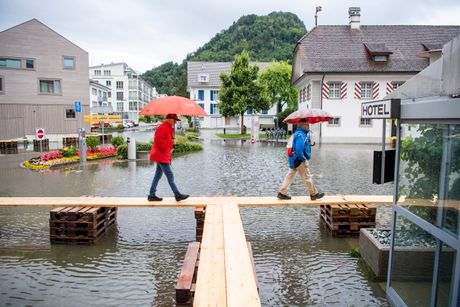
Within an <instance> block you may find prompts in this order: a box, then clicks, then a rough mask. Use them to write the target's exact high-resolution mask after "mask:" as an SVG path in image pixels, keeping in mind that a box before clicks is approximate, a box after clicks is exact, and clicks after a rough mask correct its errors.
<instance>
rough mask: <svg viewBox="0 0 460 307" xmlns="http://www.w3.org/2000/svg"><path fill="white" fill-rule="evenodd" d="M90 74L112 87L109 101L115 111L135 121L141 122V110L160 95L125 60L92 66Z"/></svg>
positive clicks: (102, 83) (96, 79)
mask: <svg viewBox="0 0 460 307" xmlns="http://www.w3.org/2000/svg"><path fill="white" fill-rule="evenodd" d="M89 74H90V76H91V79H92V80H93V81H95V82H98V83H99V84H101V85H104V86H106V87H108V88H109V89H110V91H109V92H108V93H107V102H108V105H111V106H112V108H113V113H114V114H120V115H121V116H122V118H123V119H130V120H132V121H134V122H135V123H138V122H139V111H140V110H142V108H143V107H145V106H146V105H147V104H148V103H149V102H150V101H151V100H153V99H155V98H156V97H157V96H158V93H157V91H156V89H155V88H154V87H152V86H150V85H149V84H148V83H147V82H146V81H144V80H143V79H142V78H141V77H140V76H139V74H138V73H137V72H135V71H134V70H133V69H132V68H131V67H129V66H128V65H127V64H126V63H123V62H122V63H111V64H101V65H98V66H91V67H89Z"/></svg>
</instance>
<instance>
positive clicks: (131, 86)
mask: <svg viewBox="0 0 460 307" xmlns="http://www.w3.org/2000/svg"><path fill="white" fill-rule="evenodd" d="M128 87H129V89H130V90H135V89H137V80H129V81H128Z"/></svg>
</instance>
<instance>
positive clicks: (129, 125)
mask: <svg viewBox="0 0 460 307" xmlns="http://www.w3.org/2000/svg"><path fill="white" fill-rule="evenodd" d="M132 127H134V122H133V121H132V120H130V119H124V120H123V128H132Z"/></svg>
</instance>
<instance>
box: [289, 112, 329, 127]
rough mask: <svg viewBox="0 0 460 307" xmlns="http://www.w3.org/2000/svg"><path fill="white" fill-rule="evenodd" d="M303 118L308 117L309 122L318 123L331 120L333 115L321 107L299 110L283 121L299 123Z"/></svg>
mask: <svg viewBox="0 0 460 307" xmlns="http://www.w3.org/2000/svg"><path fill="white" fill-rule="evenodd" d="M301 119H306V120H307V121H308V123H309V124H316V123H319V122H328V121H330V120H331V119H332V115H331V114H330V113H329V112H326V111H324V110H321V109H306V110H298V111H295V112H292V113H291V114H289V116H288V117H286V118H285V119H284V120H283V122H284V123H286V124H298V123H299V121H300V120H301Z"/></svg>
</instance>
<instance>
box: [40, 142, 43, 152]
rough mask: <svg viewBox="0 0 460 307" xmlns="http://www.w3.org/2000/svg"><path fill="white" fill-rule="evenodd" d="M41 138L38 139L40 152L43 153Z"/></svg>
mask: <svg viewBox="0 0 460 307" xmlns="http://www.w3.org/2000/svg"><path fill="white" fill-rule="evenodd" d="M42 141H43V140H42V139H40V153H43V145H42Z"/></svg>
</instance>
